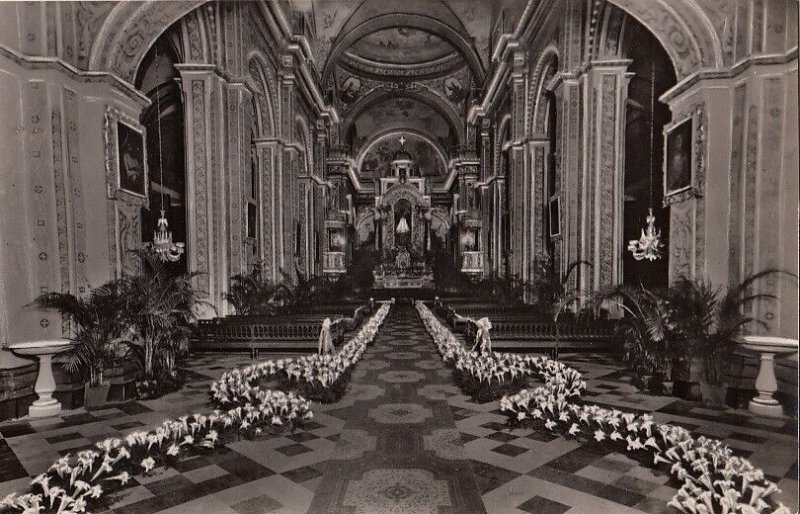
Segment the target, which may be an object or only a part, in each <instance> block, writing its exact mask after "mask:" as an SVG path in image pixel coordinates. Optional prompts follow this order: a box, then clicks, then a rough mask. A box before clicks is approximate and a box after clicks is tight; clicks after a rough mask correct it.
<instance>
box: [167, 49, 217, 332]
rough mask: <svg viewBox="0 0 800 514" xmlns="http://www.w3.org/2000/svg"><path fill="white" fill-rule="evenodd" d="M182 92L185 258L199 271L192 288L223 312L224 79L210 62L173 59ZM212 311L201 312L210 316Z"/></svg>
mask: <svg viewBox="0 0 800 514" xmlns="http://www.w3.org/2000/svg"><path fill="white" fill-rule="evenodd" d="M175 68H176V69H177V70H178V71H179V73H180V74H181V87H182V88H183V92H184V98H185V103H184V108H185V120H186V189H187V207H188V209H187V225H188V227H187V228H188V231H187V239H188V241H187V242H186V243H187V259H188V265H189V271H190V272H199V273H200V275H198V276H197V277H196V278H195V280H196V286H197V288H198V289H199V290H200V291H202V292H204V293H205V294H207V295H208V297H207V301H208V302H209V303H211V304H212V305H214V306H215V307H216V308H217V311H218V312H217V314H218V315H224V314H225V313H226V306H225V304H224V302H223V301H222V293H223V291H225V290H226V289H227V286H228V280H229V276H228V266H227V260H228V259H227V252H226V248H225V246H226V245H227V242H228V241H227V227H226V225H225V220H224V216H223V213H224V212H225V209H226V205H227V204H228V201H229V199H228V198H227V193H226V176H225V174H224V173H223V171H222V166H221V165H220V164H221V163H223V162H224V149H225V137H224V134H225V133H226V132H227V131H226V128H227V127H226V120H225V110H224V94H223V93H224V86H225V81H224V79H222V78H221V77H220V76H219V75H218V74H217V72H216V67H215V66H214V65H206V64H177V65H175ZM213 314H214V313H213V312H210V311H209V312H204V313H203V315H205V316H212V315H213Z"/></svg>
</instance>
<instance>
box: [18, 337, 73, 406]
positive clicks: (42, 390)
mask: <svg viewBox="0 0 800 514" xmlns="http://www.w3.org/2000/svg"><path fill="white" fill-rule="evenodd" d="M74 346H75V343H74V342H73V341H70V340H68V339H45V340H41V341H27V342H23V343H14V344H10V345H8V349H9V350H11V351H12V352H14V353H15V354H17V355H19V356H21V357H26V358H29V359H30V358H31V357H36V358H37V359H39V374H38V375H37V377H36V385H35V386H34V389H33V390H34V391H35V392H36V394H37V395H38V396H39V398H38V399H37V400H36V401H34V402H33V405H31V406H30V408H29V409H28V414H29V415H30V416H31V417H32V418H41V417H45V416H54V415H56V414H58V413H59V412H61V403H59V401H58V400H56V399H55V398H53V392H54V391H55V390H56V380H55V378H54V377H53V366H52V362H53V356H54V355H58V354H59V353H62V352H65V351H67V350H70V349H72V348H73V347H74Z"/></svg>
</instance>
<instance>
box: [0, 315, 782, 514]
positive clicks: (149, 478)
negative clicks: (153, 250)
mask: <svg viewBox="0 0 800 514" xmlns="http://www.w3.org/2000/svg"><path fill="white" fill-rule="evenodd" d="M286 357H287V355H286V354H276V355H270V354H262V355H261V356H260V360H262V361H263V360H267V359H270V358H275V359H280V358H286ZM561 360H562V361H563V362H564V363H566V364H567V365H569V366H570V367H572V368H574V369H576V370H578V371H579V372H580V373H581V374H582V376H583V378H584V380H586V382H587V389H586V390H585V391H584V393H583V396H584V398H585V399H586V401H587V402H588V403H593V404H597V405H601V406H608V407H616V408H620V409H623V410H625V411H629V412H637V413H652V414H653V415H654V416H655V418H656V420H658V421H659V422H669V423H671V424H673V425H679V426H682V427H685V428H687V429H689V430H691V432H692V434H693V435H695V436H699V435H707V436H712V437H714V438H717V439H720V440H722V441H723V442H724V443H725V444H726V445H728V446H729V447H731V448H732V449H733V451H734V453H735V454H736V455H739V456H744V457H747V458H748V459H749V460H750V461H751V462H752V463H753V464H754V465H756V466H759V467H761V468H762V469H763V470H764V472H765V473H766V475H767V477H769V478H770V479H771V480H773V481H775V482H776V483H777V484H778V485H779V486H780V487H781V488H782V489H783V491H784V493H783V494H779V495H777V498H776V499H777V500H780V501H783V502H786V503H787V505H788V506H789V507H790V508H791V509H796V508H797V504H796V502H797V497H796V490H797V461H796V458H795V455H794V451H795V446H794V445H795V439H794V437H795V433H796V429H797V426H796V419H791V418H784V419H768V418H759V417H756V416H753V415H752V414H750V413H749V412H747V411H746V410H744V409H737V410H733V409H723V410H719V409H717V410H714V409H709V408H707V407H704V406H703V405H701V404H699V403H697V402H690V401H684V400H679V399H677V398H674V397H670V396H652V395H648V394H646V393H643V392H641V391H639V390H638V389H637V388H636V387H634V386H633V385H632V384H631V381H632V378H633V374H632V373H631V371H630V370H627V369H625V367H624V365H622V364H620V361H619V359H617V358H614V357H613V356H610V355H608V354H599V353H594V354H592V353H581V354H564V355H562V356H561ZM249 364H252V360H251V359H248V358H246V357H244V356H243V355H242V354H229V355H225V354H204V355H203V354H200V355H194V356H192V357H190V358H189V359H188V360H187V361H186V362H185V363H184V366H185V368H186V369H187V372H188V381H187V384H186V385H185V386H184V387H183V388H182V389H181V390H180V391H178V392H175V393H171V394H169V395H166V396H163V397H161V398H159V399H156V400H139V401H131V402H127V403H122V404H117V405H115V406H113V407H109V408H106V409H101V410H94V411H91V412H87V411H85V409H78V410H73V411H69V412H68V413H64V414H63V415H61V416H57V417H54V418H45V419H43V420H32V419H26V420H22V421H7V422H3V423H2V424H0V434H2V439H0V469H2V471H3V472H2V477H3V478H2V480H3V481H2V482H0V496H3V495H5V494H7V493H9V492H12V491H19V490H23V489H25V487H26V486H27V484H28V482H29V480H30V478H31V477H33V476H35V475H36V474H38V473H40V472H43V471H44V470H46V469H47V467H48V466H50V464H51V463H52V462H53V461H54V460H56V459H58V458H59V457H61V456H63V455H65V454H67V453H71V454H75V453H76V452H78V451H80V450H83V449H86V448H90V447H93V445H94V443H95V442H97V441H101V440H103V439H106V438H108V437H124V436H125V435H126V434H130V433H132V432H135V431H137V430H146V429H148V428H150V427H152V426H155V425H157V424H158V423H160V422H161V421H163V420H164V419H165V418H177V417H179V416H182V415H185V414H187V413H189V412H194V411H201V412H202V411H207V410H210V408H211V404H210V403H209V398H208V391H209V386H210V384H211V383H212V382H214V381H215V380H217V379H218V378H219V377H220V375H221V374H222V373H223V372H225V371H229V370H231V369H235V368H242V367H244V366H246V365H249ZM532 385H535V382H534V383H533V384H532ZM312 410H313V412H314V417H313V419H312V420H310V421H307V422H305V423H304V424H303V425H302V426H301V427H300V428H299V429H298V430H296V431H294V432H289V431H286V432H283V433H281V434H269V433H267V432H265V433H264V434H262V435H259V436H257V437H255V438H254V439H253V440H247V439H244V438H240V439H239V440H237V441H234V442H230V443H229V444H227V445H226V446H225V447H221V448H217V449H215V450H213V451H210V452H194V453H191V454H189V455H186V456H183V457H181V459H180V461H179V462H177V463H176V464H175V465H174V466H167V467H158V468H156V469H155V470H154V471H153V472H152V473H150V474H147V475H144V476H143V475H139V476H136V477H135V478H133V479H131V481H130V482H129V483H128V484H127V485H126V486H125V487H124V488H122V489H121V490H119V491H116V492H114V493H112V494H110V495H109V496H108V497H104V498H102V504H103V505H104V508H103V509H100V510H97V511H96V512H107V513H114V514H134V513H138V514H150V513H154V512H161V511H164V512H170V513H173V514H178V513H196V512H218V513H238V514H260V513H266V512H275V513H297V512H313V513H328V512H330V513H336V512H359V513H362V512H363V513H397V514H400V513H404V514H405V513H437V512H453V513H473V512H474V513H479V512H498V513H499V512H502V513H505V512H531V513H562V512H571V513H582V512H593V513H609V514H610V513H615V514H616V513H620V514H625V513H640V512H649V513H663V512H677V511H675V510H673V509H671V508H668V507H667V503H668V502H669V501H670V500H671V499H672V497H673V496H674V495H675V493H676V492H677V488H678V487H679V484H677V483H676V482H675V481H674V480H671V479H670V476H669V473H664V472H663V471H657V470H654V469H652V467H651V466H644V465H642V464H641V463H640V462H637V461H636V460H633V459H631V458H629V457H627V456H625V455H623V454H621V453H618V452H613V451H610V450H609V449H608V448H607V447H604V446H602V445H600V444H595V443H591V442H588V443H587V442H583V443H581V442H577V441H575V440H571V439H567V438H564V437H559V436H558V435H555V434H552V433H548V432H547V431H543V430H540V429H531V428H515V429H509V428H508V427H507V425H506V421H507V419H508V418H507V416H506V415H504V414H503V413H502V412H501V411H500V409H499V403H498V402H497V401H490V402H486V403H476V402H474V401H473V400H471V399H470V398H469V397H468V396H467V395H465V394H462V393H461V391H460V390H459V388H458V387H456V385H455V384H454V381H453V377H452V372H451V370H450V369H449V368H447V367H446V366H445V365H443V363H442V359H441V358H440V356H439V354H438V353H437V351H436V346H435V345H434V343H433V341H432V340H431V337H430V336H429V335H428V334H427V333H426V331H425V327H424V326H423V324H422V322H421V320H420V318H419V316H418V314H417V313H416V312H415V310H414V309H413V307H412V306H410V305H408V304H402V303H398V304H397V305H395V306H394V307H393V308H392V310H391V311H390V313H389V316H388V317H387V318H386V320H385V321H384V324H383V325H382V327H381V328H380V330H379V331H378V333H377V335H376V337H375V339H374V341H373V342H372V343H370V345H369V346H368V349H367V350H366V352H365V353H364V355H363V358H362V359H361V360H360V361H359V362H358V363H357V364H356V365H355V369H354V371H353V373H352V377H351V381H350V385H349V387H348V389H347V392H346V393H345V394H344V396H343V397H342V398H341V400H340V401H338V402H336V403H333V404H327V405H326V404H322V403H317V402H314V403H313V404H312ZM353 509H354V510H353Z"/></svg>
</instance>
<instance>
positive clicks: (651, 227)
mask: <svg viewBox="0 0 800 514" xmlns="http://www.w3.org/2000/svg"><path fill="white" fill-rule="evenodd" d="M655 77H656V75H655V68H653V67H652V66H651V68H650V208H649V209H648V210H647V212H648V214H647V218H645V220H646V221H647V227H646V228H643V229H642V235H641V237H639V239H638V240H637V239H632V240H630V241H628V251H629V252H631V254H632V255H633V258H634V259H636V260H637V261H641V260H644V259H647V260H648V261H651V262H652V261H655V260H657V259H660V258H661V249H662V248H663V247H664V243H662V242H661V231H660V230H658V229H657V228H656V217H655V216H654V215H653V124H654V123H655V87H656V86H655V84H656V80H655Z"/></svg>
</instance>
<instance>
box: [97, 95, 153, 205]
mask: <svg viewBox="0 0 800 514" xmlns="http://www.w3.org/2000/svg"><path fill="white" fill-rule="evenodd" d="M104 122H105V127H104V132H105V134H104V135H105V147H106V152H105V153H106V174H107V177H108V185H109V196H110V197H112V198H115V197H118V196H119V193H123V195H122V196H125V197H127V198H129V199H131V200H133V199H135V198H139V199H142V200H143V201H144V203H145V204H146V203H147V197H148V189H149V178H148V170H147V146H146V144H145V141H146V140H145V135H144V127H142V125H141V124H139V123H138V122H137V121H136V120H134V119H133V118H132V117H130V116H128V115H126V114H124V113H122V112H120V111H118V110H117V109H114V108H111V107H109V108H108V109H107V110H106V114H105V120H104Z"/></svg>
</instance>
